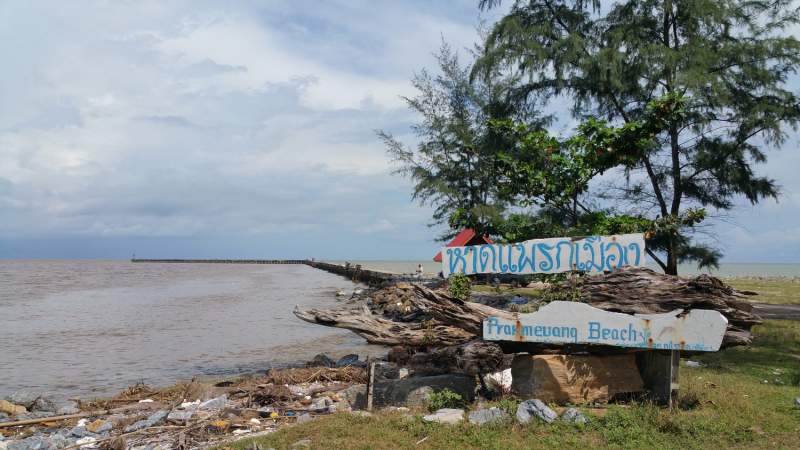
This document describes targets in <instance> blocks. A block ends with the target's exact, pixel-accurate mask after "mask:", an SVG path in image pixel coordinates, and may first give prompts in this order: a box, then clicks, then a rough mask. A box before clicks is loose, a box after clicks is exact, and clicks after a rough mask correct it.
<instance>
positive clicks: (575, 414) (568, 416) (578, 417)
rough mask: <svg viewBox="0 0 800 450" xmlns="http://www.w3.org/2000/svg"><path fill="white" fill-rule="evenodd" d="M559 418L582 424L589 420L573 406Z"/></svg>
mask: <svg viewBox="0 0 800 450" xmlns="http://www.w3.org/2000/svg"><path fill="white" fill-rule="evenodd" d="M561 420H563V421H564V422H569V423H583V424H586V423H589V420H588V419H586V416H584V415H583V414H582V413H581V412H580V411H578V410H577V409H575V408H570V409H568V410H567V411H566V412H565V413H564V415H563V416H561Z"/></svg>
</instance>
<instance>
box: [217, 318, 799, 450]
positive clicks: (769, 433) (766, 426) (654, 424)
mask: <svg viewBox="0 0 800 450" xmlns="http://www.w3.org/2000/svg"><path fill="white" fill-rule="evenodd" d="M754 330H755V332H756V333H757V334H759V335H760V336H761V338H760V339H758V340H756V341H754V342H753V344H751V345H749V346H747V347H735V348H731V349H728V350H725V351H723V352H719V353H711V354H707V355H704V356H698V357H692V358H690V359H691V360H692V361H698V362H700V363H701V364H702V366H701V367H699V368H692V367H687V366H685V365H682V367H681V380H680V384H681V393H682V395H683V397H684V401H683V402H682V404H683V409H681V410H680V411H678V412H677V413H670V412H669V411H667V410H666V409H665V408H662V407H657V406H654V405H652V404H649V403H646V402H644V403H637V402H634V403H631V404H620V405H609V407H608V408H607V409H606V408H603V409H595V408H590V407H586V406H581V405H578V408H579V409H580V410H582V412H583V413H584V414H585V415H586V416H587V417H588V418H589V420H590V422H591V424H590V425H589V426H587V427H585V428H580V427H576V426H573V425H570V424H566V423H563V422H561V421H556V423H555V424H553V425H543V424H532V425H528V426H519V425H514V424H503V425H495V426H489V427H480V426H477V425H472V424H469V423H467V422H462V423H460V424H458V425H454V426H448V425H442V424H435V423H424V422H422V421H421V420H420V414H422V413H425V411H412V413H414V414H413V417H414V419H413V420H408V419H407V418H405V417H403V415H402V413H400V412H392V413H390V412H382V411H378V412H374V413H373V417H360V416H356V415H353V414H348V413H337V414H335V415H333V416H331V417H330V418H324V419H321V420H313V421H310V422H306V423H304V424H302V425H300V426H296V427H287V428H284V429H282V430H280V431H278V432H276V433H273V434H270V435H267V436H262V437H258V438H256V439H255V441H256V442H257V443H258V445H259V447H260V448H262V449H266V448H268V447H272V448H278V449H280V448H291V446H292V444H294V443H295V442H297V441H299V440H301V439H310V440H311V441H312V444H311V447H310V448H342V449H395V448H396V449H401V448H411V447H415V444H416V443H417V442H418V441H420V440H422V439H423V438H426V437H427V439H426V440H425V442H424V448H430V449H451V448H462V449H484V448H504V449H506V448H507V449H529V448H564V449H567V448H575V447H577V446H582V447H585V448H630V449H639V448H645V447H648V448H665V449H669V448H674V449H694V448H696V449H705V448H708V449H713V448H725V449H727V448H748V449H751V448H755V449H772V448H775V447H782V446H788V447H793V446H796V445H797V442H798V438H800V408H798V407H795V406H793V405H792V399H793V398H794V397H797V396H798V394H797V393H798V391H797V389H798V388H797V387H795V386H792V385H791V380H792V379H793V378H792V377H793V375H792V374H793V373H796V371H797V370H798V367H799V366H798V365H799V364H800V361H798V357H797V355H798V354H799V353H800V322H792V321H767V322H766V323H765V324H764V325H762V326H756V327H754ZM776 372H777V374H776ZM765 380H766V381H767V382H766V383H765V382H764V381H765ZM518 401H519V400H518V399H515V398H513V397H509V398H506V399H502V400H501V401H499V402H490V403H489V404H487V405H486V406H487V407H490V406H503V407H506V408H510V409H512V410H513V408H514V406H515V405H516V404H517V402H518ZM470 409H474V406H473V408H470ZM565 409H566V408H556V412H558V413H559V414H561V413H563V412H564V410H565ZM252 442H253V440H252V439H247V440H243V441H239V442H234V443H231V444H229V445H231V446H232V447H234V448H235V449H237V450H244V449H246V448H249V447H251V446H252ZM420 445H422V444H420Z"/></svg>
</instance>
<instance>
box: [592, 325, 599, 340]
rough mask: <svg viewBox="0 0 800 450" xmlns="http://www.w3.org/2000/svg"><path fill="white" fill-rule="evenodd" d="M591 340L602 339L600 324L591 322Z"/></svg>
mask: <svg viewBox="0 0 800 450" xmlns="http://www.w3.org/2000/svg"><path fill="white" fill-rule="evenodd" d="M589 339H600V322H589Z"/></svg>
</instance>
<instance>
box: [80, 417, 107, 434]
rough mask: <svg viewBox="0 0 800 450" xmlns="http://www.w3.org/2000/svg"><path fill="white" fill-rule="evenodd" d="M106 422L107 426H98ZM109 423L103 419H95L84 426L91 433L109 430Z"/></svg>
mask: <svg viewBox="0 0 800 450" xmlns="http://www.w3.org/2000/svg"><path fill="white" fill-rule="evenodd" d="M106 424H108V428H104V429H102V430H101V429H100V427H102V426H104V425H106ZM110 429H111V424H110V423H108V422H106V421H105V420H101V419H97V420H95V421H94V422H92V423H90V424H89V425H87V426H86V430H88V431H91V432H92V433H102V432H103V431H106V430H110Z"/></svg>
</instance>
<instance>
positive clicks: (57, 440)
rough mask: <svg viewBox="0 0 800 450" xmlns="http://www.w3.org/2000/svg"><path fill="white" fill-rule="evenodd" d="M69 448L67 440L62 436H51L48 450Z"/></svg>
mask: <svg viewBox="0 0 800 450" xmlns="http://www.w3.org/2000/svg"><path fill="white" fill-rule="evenodd" d="M66 446H67V438H65V437H64V436H61V435H60V434H56V435H53V436H50V445H49V447H48V450H61V449H62V448H64V447H66Z"/></svg>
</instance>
